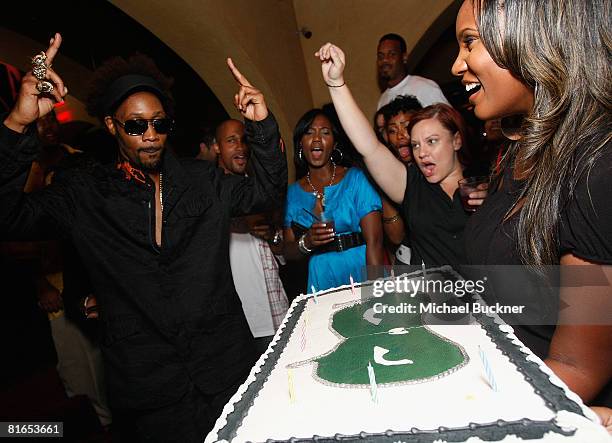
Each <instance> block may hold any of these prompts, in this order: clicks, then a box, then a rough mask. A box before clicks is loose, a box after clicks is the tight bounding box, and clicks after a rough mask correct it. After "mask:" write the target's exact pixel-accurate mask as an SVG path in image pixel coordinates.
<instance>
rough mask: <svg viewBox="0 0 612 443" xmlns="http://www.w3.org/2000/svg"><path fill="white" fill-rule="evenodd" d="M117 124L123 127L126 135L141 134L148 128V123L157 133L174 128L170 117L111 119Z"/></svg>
mask: <svg viewBox="0 0 612 443" xmlns="http://www.w3.org/2000/svg"><path fill="white" fill-rule="evenodd" d="M113 120H114V121H115V122H116V123H117V124H118V125H119V126H121V127H122V128H123V130H124V131H125V133H126V134H127V135H142V134H144V133H145V132H147V129H149V123H151V124H152V125H153V129H155V132H157V133H158V134H167V133H169V132H170V131H172V130H173V129H174V120H172V119H170V118H151V119H144V118H138V119H132V120H126V121H124V122H120V121H119V120H117V119H115V118H114V119H113Z"/></svg>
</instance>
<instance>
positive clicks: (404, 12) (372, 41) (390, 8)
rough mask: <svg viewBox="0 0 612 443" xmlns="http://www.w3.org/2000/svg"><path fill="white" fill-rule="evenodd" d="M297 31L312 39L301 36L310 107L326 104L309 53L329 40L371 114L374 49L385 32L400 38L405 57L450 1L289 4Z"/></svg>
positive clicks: (302, 0) (298, 0)
mask: <svg viewBox="0 0 612 443" xmlns="http://www.w3.org/2000/svg"><path fill="white" fill-rule="evenodd" d="M293 3H294V5H295V10H296V14H297V17H298V27H301V26H306V27H308V28H309V29H310V30H311V31H312V38H311V39H309V40H306V39H304V38H302V48H303V51H304V57H305V59H306V66H307V70H308V79H309V82H310V85H311V86H310V87H311V89H312V91H313V101H314V103H315V104H316V105H321V104H323V103H326V102H329V100H330V99H329V94H328V91H327V87H326V86H325V85H324V84H323V81H322V79H321V70H320V65H319V64H318V63H317V62H316V60H315V58H314V56H313V55H312V54H314V53H315V51H316V50H317V49H318V48H319V47H320V46H321V45H322V44H323V43H325V42H327V41H331V42H333V43H335V44H336V45H338V46H339V47H340V48H342V49H343V50H344V51H345V53H346V58H347V68H346V81H347V83H349V86H350V87H351V90H352V91H353V94H354V96H355V99H356V100H357V103H359V105H360V106H361V108H362V110H363V111H364V112H365V114H366V115H367V116H371V115H373V114H374V111H375V110H376V103H377V101H378V97H379V95H380V92H379V90H378V86H377V84H376V46H377V44H378V39H379V38H380V37H381V36H383V35H384V34H387V33H389V32H394V33H396V34H400V35H401V36H402V37H404V39H405V40H406V45H407V47H408V53H410V52H411V51H412V49H413V47H414V46H415V45H416V44H417V42H418V41H419V39H420V37H421V35H423V34H424V33H425V32H426V31H427V29H428V28H429V26H430V25H431V23H433V22H434V21H435V20H436V18H437V17H438V16H439V15H440V14H441V13H442V12H443V11H444V10H445V9H446V8H447V7H448V6H449V5H450V4H451V3H452V0H401V1H381V0H294V2H293Z"/></svg>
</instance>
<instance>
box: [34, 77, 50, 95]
mask: <svg viewBox="0 0 612 443" xmlns="http://www.w3.org/2000/svg"><path fill="white" fill-rule="evenodd" d="M36 89H37V90H38V92H40V93H44V94H50V93H51V92H53V89H54V87H53V85H52V84H51V82H48V81H46V80H41V81H39V82H38V83H36Z"/></svg>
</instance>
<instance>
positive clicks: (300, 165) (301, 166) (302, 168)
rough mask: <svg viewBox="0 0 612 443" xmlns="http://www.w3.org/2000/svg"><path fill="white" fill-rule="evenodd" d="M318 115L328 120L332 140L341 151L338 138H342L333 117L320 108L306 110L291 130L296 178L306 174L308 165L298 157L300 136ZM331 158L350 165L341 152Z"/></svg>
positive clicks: (300, 143)
mask: <svg viewBox="0 0 612 443" xmlns="http://www.w3.org/2000/svg"><path fill="white" fill-rule="evenodd" d="M319 115H322V116H323V117H325V118H326V119H327V120H329V124H330V126H331V130H332V134H333V136H334V142H335V143H336V149H338V150H340V152H342V146H340V140H341V139H342V137H341V135H340V131H339V130H338V127H337V126H336V125H335V123H334V119H333V118H331V117H330V116H329V115H328V114H327V113H326V112H325V111H323V110H322V109H320V108H314V109H311V110H310V111H307V112H306V113H305V114H304V115H303V116H302V117H301V118H300V119H299V120H298V122H297V124H296V125H295V129H294V130H293V163H294V164H295V177H296V178H301V177H303V176H304V175H306V173H307V172H308V165H307V164H306V162H305V161H304V160H301V159H300V151H301V149H302V148H301V145H302V137H304V134H306V131H308V128H310V125H312V122H313V121H314V119H315V118H316V117H317V116H319ZM332 158H333V156H332ZM333 160H334V161H335V162H336V164H343V165H346V166H350V161H348V159H345V158H344V153H343V156H342V158H340V159H338V158H333ZM347 163H348V164H347Z"/></svg>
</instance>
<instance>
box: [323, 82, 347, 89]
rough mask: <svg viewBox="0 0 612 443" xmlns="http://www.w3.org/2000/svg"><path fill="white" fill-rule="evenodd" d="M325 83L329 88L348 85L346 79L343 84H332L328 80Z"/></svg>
mask: <svg viewBox="0 0 612 443" xmlns="http://www.w3.org/2000/svg"><path fill="white" fill-rule="evenodd" d="M325 84H326V85H327V86H328V87H329V88H341V87H343V86H344V85H346V82H345V81H344V82H342V84H341V85H330V84H329V83H327V82H325Z"/></svg>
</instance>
